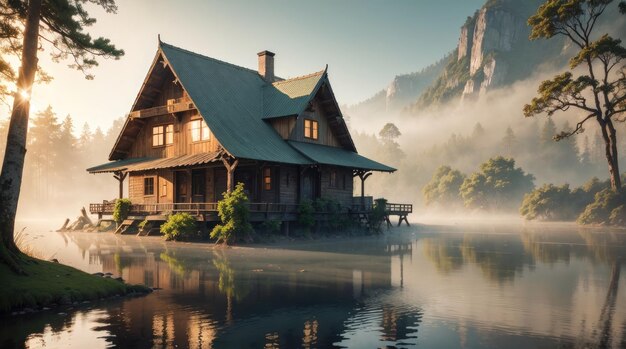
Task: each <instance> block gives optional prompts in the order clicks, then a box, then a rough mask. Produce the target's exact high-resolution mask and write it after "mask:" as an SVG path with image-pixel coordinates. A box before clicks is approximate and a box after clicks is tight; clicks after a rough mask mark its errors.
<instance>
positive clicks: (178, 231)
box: [161, 212, 198, 240]
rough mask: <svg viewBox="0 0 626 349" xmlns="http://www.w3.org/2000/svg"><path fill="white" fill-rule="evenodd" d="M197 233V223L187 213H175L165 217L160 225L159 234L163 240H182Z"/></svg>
mask: <svg viewBox="0 0 626 349" xmlns="http://www.w3.org/2000/svg"><path fill="white" fill-rule="evenodd" d="M197 232H198V227H197V222H196V219H195V218H194V216H192V215H190V214H189V213H186V212H183V213H175V214H173V215H170V216H168V217H167V221H166V222H165V223H164V224H163V225H161V233H162V234H163V235H164V236H165V240H184V239H189V238H191V237H193V236H194V235H195V234H196V233H197Z"/></svg>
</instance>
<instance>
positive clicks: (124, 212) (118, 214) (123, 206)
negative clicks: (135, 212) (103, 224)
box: [113, 199, 133, 224]
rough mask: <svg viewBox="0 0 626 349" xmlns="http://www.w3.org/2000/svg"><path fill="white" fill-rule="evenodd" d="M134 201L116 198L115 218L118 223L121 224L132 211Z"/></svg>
mask: <svg viewBox="0 0 626 349" xmlns="http://www.w3.org/2000/svg"><path fill="white" fill-rule="evenodd" d="M132 205H133V203H132V202H131V201H130V200H129V199H117V200H115V207H114V208H113V220H114V221H115V222H116V223H117V224H121V223H122V222H123V221H124V220H125V219H126V218H128V214H129V213H130V208H131V206H132Z"/></svg>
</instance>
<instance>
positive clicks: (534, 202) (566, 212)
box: [520, 184, 576, 221]
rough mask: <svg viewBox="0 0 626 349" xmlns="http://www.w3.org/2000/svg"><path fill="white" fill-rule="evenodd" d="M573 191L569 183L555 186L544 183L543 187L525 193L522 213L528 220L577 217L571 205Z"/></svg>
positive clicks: (555, 219) (554, 219)
mask: <svg viewBox="0 0 626 349" xmlns="http://www.w3.org/2000/svg"><path fill="white" fill-rule="evenodd" d="M571 195H572V192H571V190H570V188H569V185H568V184H565V185H562V186H560V187H559V186H555V185H553V184H544V185H543V186H542V187H540V188H537V189H535V190H533V191H532V192H530V193H528V194H526V195H524V201H522V207H521V208H520V213H521V214H522V216H524V218H526V219H528V220H533V219H542V220H551V221H557V220H570V219H573V218H575V217H576V213H575V212H572V210H571V207H570V205H569V203H570V198H571Z"/></svg>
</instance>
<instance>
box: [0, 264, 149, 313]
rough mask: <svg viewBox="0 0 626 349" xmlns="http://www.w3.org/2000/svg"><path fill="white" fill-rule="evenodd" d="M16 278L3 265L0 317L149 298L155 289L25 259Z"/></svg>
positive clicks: (63, 266) (0, 277) (0, 268)
mask: <svg viewBox="0 0 626 349" xmlns="http://www.w3.org/2000/svg"><path fill="white" fill-rule="evenodd" d="M24 258H25V262H23V264H22V267H23V268H24V270H25V272H26V273H27V274H28V275H17V274H15V273H13V272H12V271H11V270H10V269H9V268H8V267H7V266H5V265H3V264H0V280H2V284H3V287H2V288H0V316H6V315H9V316H16V315H23V314H27V313H36V312H41V311H47V310H51V309H56V308H60V307H66V306H77V305H80V304H87V303H85V302H89V303H91V302H94V301H99V300H106V299H115V298H122V297H137V296H143V295H147V294H149V293H151V292H152V289H151V288H149V287H147V286H144V285H130V284H127V283H125V282H123V280H120V279H114V278H111V277H109V278H107V277H103V276H99V275H94V274H89V273H87V272H84V271H82V270H79V269H77V268H74V267H71V266H68V265H64V264H60V263H56V262H49V261H44V260H40V259H36V258H32V257H27V256H25V257H24Z"/></svg>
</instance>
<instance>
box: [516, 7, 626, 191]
mask: <svg viewBox="0 0 626 349" xmlns="http://www.w3.org/2000/svg"><path fill="white" fill-rule="evenodd" d="M612 2H613V0H576V1H568V0H547V1H546V2H545V3H544V4H543V5H541V6H540V7H539V9H538V10H537V12H536V13H535V14H534V15H533V16H531V17H530V18H529V19H528V24H529V25H530V26H531V28H532V29H531V35H530V38H531V39H539V38H552V37H554V36H557V35H558V36H562V37H565V38H567V39H568V40H569V41H570V42H571V43H572V44H573V45H572V47H576V48H577V49H578V50H579V51H578V53H577V54H576V55H575V56H574V57H572V58H571V59H570V70H571V71H567V72H564V73H562V74H559V75H557V76H555V77H554V78H552V79H551V80H546V81H544V82H542V83H541V85H540V86H539V90H538V93H539V96H537V97H535V98H533V99H532V101H531V102H530V104H527V105H525V106H524V115H526V116H534V115H538V114H542V113H546V114H548V115H552V114H554V113H556V112H567V111H569V110H571V109H574V110H577V111H578V112H580V113H584V115H586V117H584V118H583V119H580V116H579V115H580V114H579V113H574V114H573V115H574V116H575V117H577V118H578V119H579V121H578V122H577V124H576V127H575V128H574V129H573V130H563V131H562V132H560V133H559V134H558V135H556V136H555V139H556V140H561V139H564V138H567V137H570V136H572V135H574V134H577V133H581V132H583V131H584V127H583V126H584V125H585V123H586V122H588V121H589V120H595V123H596V124H597V125H598V126H599V127H600V128H601V130H602V132H603V134H605V135H607V136H605V137H604V142H605V144H606V146H607V149H609V153H608V155H607V164H608V167H609V173H610V175H611V177H612V178H611V186H612V187H613V190H615V191H618V190H619V189H620V187H621V184H620V177H619V174H618V172H617V169H618V151H617V149H618V146H617V145H616V144H615V142H616V139H617V134H616V129H615V127H614V126H613V122H614V121H617V120H620V119H619V116H620V115H621V114H623V113H624V112H626V108H625V107H626V103H625V101H626V89H624V88H623V87H624V86H626V65H624V64H623V63H622V62H623V60H624V59H625V58H626V48H624V47H623V46H622V45H621V40H619V39H613V38H612V37H610V36H609V35H608V34H604V35H598V34H597V33H595V32H594V29H595V27H596V24H597V21H598V19H599V17H600V16H601V15H602V14H603V13H604V12H606V11H608V6H609V5H610V4H611V3H612ZM623 3H624V2H621V3H620V9H622V7H623V5H622V4H623ZM598 36H599V39H596V38H598ZM594 69H595V70H594ZM573 71H575V72H576V73H580V75H579V76H578V77H575V76H574V74H573V73H572V72H573ZM599 101H602V102H599ZM592 122H593V121H592Z"/></svg>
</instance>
